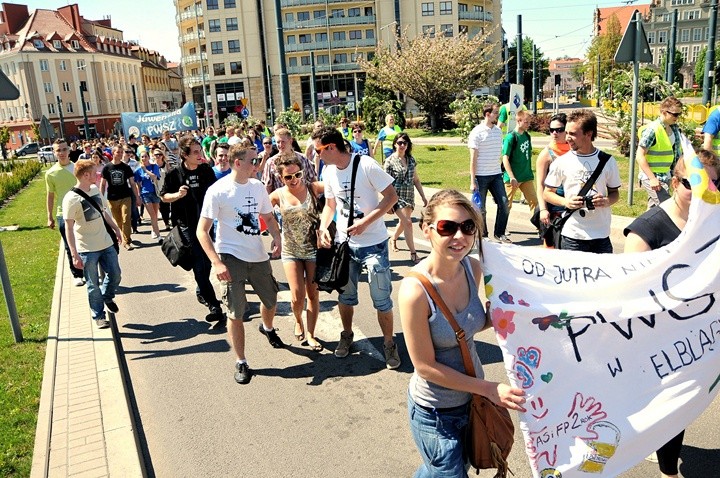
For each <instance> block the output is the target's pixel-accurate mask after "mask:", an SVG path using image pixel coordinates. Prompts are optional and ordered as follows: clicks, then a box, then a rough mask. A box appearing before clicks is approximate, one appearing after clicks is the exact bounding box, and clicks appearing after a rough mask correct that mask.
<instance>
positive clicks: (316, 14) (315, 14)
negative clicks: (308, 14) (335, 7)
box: [313, 10, 325, 18]
mask: <svg viewBox="0 0 720 478" xmlns="http://www.w3.org/2000/svg"><path fill="white" fill-rule="evenodd" d="M313 18H325V10H315V11H314V12H313Z"/></svg>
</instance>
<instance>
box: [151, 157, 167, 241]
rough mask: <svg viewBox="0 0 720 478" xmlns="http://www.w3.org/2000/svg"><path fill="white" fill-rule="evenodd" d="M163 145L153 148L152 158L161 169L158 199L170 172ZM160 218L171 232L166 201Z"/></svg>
mask: <svg viewBox="0 0 720 478" xmlns="http://www.w3.org/2000/svg"><path fill="white" fill-rule="evenodd" d="M160 144H161V143H156V144H155V146H154V147H153V148H152V156H153V160H154V161H155V164H156V165H157V167H158V169H160V177H159V178H158V180H157V193H158V197H159V195H160V191H162V188H163V186H164V185H165V177H166V176H167V173H168V171H170V163H169V162H168V160H167V155H166V153H165V151H164V150H163V149H162V147H160ZM159 209H160V216H161V217H162V220H163V223H164V224H165V230H166V231H169V230H170V204H169V203H166V202H164V201H160V208H159Z"/></svg>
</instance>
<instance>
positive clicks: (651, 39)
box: [647, 32, 655, 45]
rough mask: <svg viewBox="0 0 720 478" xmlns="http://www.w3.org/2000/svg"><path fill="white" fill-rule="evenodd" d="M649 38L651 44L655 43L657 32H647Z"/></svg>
mask: <svg viewBox="0 0 720 478" xmlns="http://www.w3.org/2000/svg"><path fill="white" fill-rule="evenodd" d="M647 39H648V43H649V44H651V45H652V44H653V43H655V32H647Z"/></svg>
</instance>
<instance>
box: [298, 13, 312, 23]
mask: <svg viewBox="0 0 720 478" xmlns="http://www.w3.org/2000/svg"><path fill="white" fill-rule="evenodd" d="M297 19H298V21H299V22H305V21H307V20H310V12H298V14H297Z"/></svg>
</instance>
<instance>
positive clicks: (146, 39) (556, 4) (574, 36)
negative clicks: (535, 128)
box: [18, 0, 650, 61]
mask: <svg viewBox="0 0 720 478" xmlns="http://www.w3.org/2000/svg"><path fill="white" fill-rule="evenodd" d="M20 1H22V0H18V3H19V2H20ZM71 3H77V4H78V5H79V6H80V13H81V14H82V15H83V16H84V17H85V18H87V19H91V20H96V19H100V18H102V17H103V16H105V15H110V16H111V18H112V22H113V26H114V27H116V28H119V29H120V30H123V31H124V32H125V39H126V40H140V43H141V45H143V46H144V47H146V48H150V49H153V50H158V51H159V52H160V53H162V54H163V55H165V58H167V59H168V60H169V61H179V60H180V47H179V46H178V44H177V37H178V33H177V27H176V26H175V6H174V5H173V2H172V0H121V1H110V0H102V1H99V0H74V1H67V0H55V1H53V0H34V1H29V2H28V6H29V8H30V10H33V9H35V8H50V9H55V8H58V7H62V6H63V5H67V4H71ZM625 3H627V2H626V1H623V0H596V1H594V2H593V1H591V0H533V1H529V0H503V18H502V21H503V28H504V29H505V32H506V34H507V37H508V41H509V42H512V41H513V39H515V37H516V35H517V16H518V15H522V31H523V35H524V36H529V37H531V38H533V40H534V41H535V42H536V43H537V45H538V46H539V47H540V49H541V50H542V51H543V53H545V56H546V57H547V58H550V59H555V58H557V57H562V56H564V55H568V56H570V57H581V58H582V57H583V56H584V54H585V51H586V50H587V47H588V46H589V45H590V41H591V39H592V38H591V37H592V22H593V11H594V9H595V8H596V7H613V6H620V5H623V4H625ZM631 3H633V4H634V5H638V4H648V3H650V1H649V0H636V1H635V2H631ZM624 27H625V25H623V28H624Z"/></svg>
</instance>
